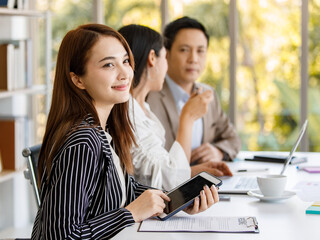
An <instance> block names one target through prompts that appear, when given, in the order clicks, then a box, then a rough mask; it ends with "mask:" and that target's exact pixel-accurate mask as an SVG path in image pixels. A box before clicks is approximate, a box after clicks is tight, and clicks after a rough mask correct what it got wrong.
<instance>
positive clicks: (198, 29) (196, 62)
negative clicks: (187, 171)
mask: <svg viewBox="0 0 320 240" xmlns="http://www.w3.org/2000/svg"><path fill="white" fill-rule="evenodd" d="M164 41H165V43H164V44H165V47H166V50H167V61H168V71H167V76H166V79H165V82H164V85H163V88H162V90H161V91H160V92H152V93H150V94H149V96H148V99H147V102H148V103H149V104H150V107H151V110H152V111H153V112H154V113H155V114H156V115H157V117H158V118H159V119H160V121H161V123H162V124H163V126H164V128H165V130H166V148H167V149H168V148H169V147H170V146H171V145H172V143H173V142H174V140H175V139H176V133H177V129H178V124H179V114H180V112H181V109H182V108H183V106H184V104H185V103H186V101H187V100H188V99H189V97H190V95H191V94H192V93H193V92H194V91H205V90H207V89H211V90H212V92H213V96H214V97H213V101H211V103H210V105H209V106H208V111H207V113H206V115H205V116H204V117H203V118H201V119H198V120H197V121H196V122H195V123H194V125H193V132H192V149H193V151H192V154H191V163H201V162H206V161H209V160H210V161H221V160H232V159H233V158H234V157H235V156H236V154H237V153H238V151H239V150H240V145H241V143H240V139H239V137H238V135H237V133H236V131H235V129H234V127H233V125H232V124H231V123H230V121H229V119H228V118H227V116H226V114H225V113H224V112H223V111H222V109H221V105H220V102H219V100H218V96H217V93H216V92H215V90H214V89H213V88H212V87H210V86H208V85H205V84H202V83H196V80H197V79H198V78H199V76H200V75H201V73H202V72H203V70H204V68H205V63H206V53H207V47H208V44H209V36H208V34H207V32H206V29H205V28H204V26H203V25H202V24H201V23H199V22H198V21H197V20H195V19H192V18H189V17H183V18H180V19H177V20H175V21H173V22H171V23H170V24H168V25H167V26H166V28H165V31H164Z"/></svg>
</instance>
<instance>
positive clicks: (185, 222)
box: [138, 216, 259, 233]
mask: <svg viewBox="0 0 320 240" xmlns="http://www.w3.org/2000/svg"><path fill="white" fill-rule="evenodd" d="M138 231H139V232H230V233H241V232H244V233H248V232H253V233H254V232H259V229H258V224H257V220H256V218H255V217H249V216H248V217H189V216H188V217H172V218H170V219H168V220H166V221H160V220H158V219H154V218H153V219H147V220H145V221H143V222H142V223H141V224H140V228H139V230H138Z"/></svg>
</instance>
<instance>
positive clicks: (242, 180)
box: [219, 120, 308, 194]
mask: <svg viewBox="0 0 320 240" xmlns="http://www.w3.org/2000/svg"><path fill="white" fill-rule="evenodd" d="M307 125H308V120H306V121H305V122H304V124H303V126H302V128H301V130H300V133H299V136H298V138H297V140H296V142H295V144H294V145H293V147H292V149H291V151H290V153H289V155H288V156H287V158H286V160H285V161H284V163H283V167H282V170H281V173H280V174H283V173H284V171H285V169H286V168H287V166H288V164H289V163H290V161H291V159H292V156H293V154H294V152H295V151H296V149H297V147H298V146H299V144H300V142H301V139H302V137H303V135H304V133H305V131H306V129H307ZM219 178H220V179H221V180H222V182H223V184H222V185H221V186H220V188H219V193H237V194H247V192H248V191H250V190H253V189H257V188H258V183H257V175H256V176H252V175H251V176H232V177H228V176H223V177H219Z"/></svg>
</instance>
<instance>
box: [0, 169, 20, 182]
mask: <svg viewBox="0 0 320 240" xmlns="http://www.w3.org/2000/svg"><path fill="white" fill-rule="evenodd" d="M24 170H25V169H22V170H16V171H15V170H2V171H1V172H0V183H2V182H5V181H8V180H10V179H13V178H14V177H15V176H16V175H18V174H23V171H24Z"/></svg>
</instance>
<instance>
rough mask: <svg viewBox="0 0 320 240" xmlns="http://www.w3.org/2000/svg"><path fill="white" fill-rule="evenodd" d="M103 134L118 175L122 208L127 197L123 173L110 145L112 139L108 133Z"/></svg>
mask: <svg viewBox="0 0 320 240" xmlns="http://www.w3.org/2000/svg"><path fill="white" fill-rule="evenodd" d="M105 134H106V137H107V139H108V141H109V144H110V149H111V153H112V158H113V163H114V165H115V166H116V169H117V173H118V176H119V179H120V183H121V192H122V200H121V204H120V207H121V208H122V207H124V204H125V202H126V200H127V199H126V195H127V194H126V180H125V179H124V173H123V170H122V167H121V165H120V159H119V157H118V155H117V154H116V152H115V151H114V150H113V147H112V145H113V144H111V141H112V137H111V135H110V134H109V133H108V132H105Z"/></svg>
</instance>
